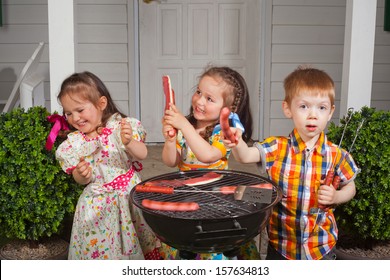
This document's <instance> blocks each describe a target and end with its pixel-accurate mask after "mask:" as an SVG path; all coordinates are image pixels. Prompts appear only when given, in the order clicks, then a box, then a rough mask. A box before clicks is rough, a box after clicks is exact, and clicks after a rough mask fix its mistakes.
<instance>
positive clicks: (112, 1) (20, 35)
mask: <svg viewBox="0 0 390 280" xmlns="http://www.w3.org/2000/svg"><path fill="white" fill-rule="evenodd" d="M130 2H131V1H130ZM76 3H77V6H76V34H77V35H76V36H77V38H76V42H78V45H77V47H76V55H77V64H76V65H77V66H76V67H77V69H76V71H84V70H88V71H91V72H94V73H95V74H97V75H98V76H99V77H100V78H101V79H102V80H103V81H104V82H105V84H106V85H107V87H108V88H109V90H110V92H111V93H112V96H113V99H114V101H115V102H116V103H117V105H118V106H119V108H120V109H121V110H122V111H123V112H124V113H125V114H129V111H130V109H129V105H130V104H129V80H130V79H131V74H132V73H133V72H132V69H131V71H129V69H128V62H129V56H128V52H129V45H128V41H129V40H128V39H129V38H128V34H129V31H128V25H127V22H128V7H127V0H78V1H76ZM47 10H48V9H47V0H3V26H2V27H0V100H5V99H6V98H7V97H8V95H9V94H10V93H11V91H12V88H13V85H14V83H15V81H16V79H17V76H18V75H19V73H20V72H21V70H22V68H23V66H24V64H25V63H26V61H27V60H28V59H29V58H30V56H31V55H32V53H33V51H34V50H35V48H36V47H37V46H38V43H39V42H41V41H43V42H45V44H46V46H45V49H44V52H43V55H42V58H41V63H40V65H39V69H38V70H39V71H40V72H41V73H43V74H44V77H45V84H44V88H45V97H46V101H47V106H48V107H49V91H50V86H49V82H50V77H49V54H48V49H49V48H48V46H47V44H48V25H47V24H48V11H47ZM2 108H3V105H0V111H2Z"/></svg>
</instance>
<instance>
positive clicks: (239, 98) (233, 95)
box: [187, 67, 253, 142]
mask: <svg viewBox="0 0 390 280" xmlns="http://www.w3.org/2000/svg"><path fill="white" fill-rule="evenodd" d="M205 76H208V77H213V78H220V79H222V80H223V81H224V82H225V83H226V84H227V85H228V87H227V91H226V92H224V103H225V104H224V106H226V107H228V108H229V109H230V110H231V111H232V112H235V113H237V115H238V116H239V118H240V121H241V123H242V124H243V126H244V128H245V132H244V134H243V135H242V138H243V139H244V141H245V142H247V141H249V140H250V139H251V137H252V129H253V128H252V125H253V121H252V114H251V111H250V107H249V92H248V87H247V85H246V82H245V79H244V78H243V77H242V76H241V75H240V74H239V73H238V72H237V71H235V70H233V69H231V68H229V67H210V68H208V69H206V71H205V72H204V73H203V74H202V75H201V76H200V79H202V78H203V77H205ZM187 119H188V120H189V122H190V123H191V124H192V125H195V124H196V119H195V118H194V115H193V109H192V106H191V108H190V114H189V115H188V116H187ZM218 123H219V120H218V121H217V122H216V123H215V124H214V125H211V126H208V127H206V129H205V132H204V133H203V134H201V135H202V137H203V138H204V139H205V140H207V141H208V138H209V137H210V136H211V134H212V132H213V129H214V127H215V125H217V124H218Z"/></svg>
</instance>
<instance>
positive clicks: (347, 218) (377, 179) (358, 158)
mask: <svg viewBox="0 0 390 280" xmlns="http://www.w3.org/2000/svg"><path fill="white" fill-rule="evenodd" d="M351 115H352V118H351V121H350V122H349V124H348V125H347V128H346V132H345V136H344V139H343V143H342V144H341V146H342V147H344V148H345V149H346V150H349V147H350V146H351V144H352V142H353V138H354V137H355V135H356V130H357V128H358V126H359V124H360V123H361V121H362V120H363V119H364V123H363V126H362V128H361V130H360V131H359V134H358V136H357V138H356V141H355V144H354V146H353V149H352V152H351V154H352V156H353V158H354V160H355V162H356V164H357V165H358V166H359V168H360V169H361V173H360V174H358V175H357V178H356V180H355V184H356V190H357V192H356V196H355V197H354V198H353V199H352V200H351V201H350V202H348V203H346V204H343V205H340V206H338V207H337V208H336V211H335V215H336V219H337V223H338V225H339V228H340V231H344V232H347V233H353V234H354V235H355V236H356V235H357V236H358V237H360V238H362V239H366V240H389V239H390V176H389V174H390V112H387V111H379V110H375V109H373V108H368V107H364V108H362V109H361V110H360V111H359V112H354V113H351ZM345 123H346V117H344V118H343V119H342V120H341V125H340V126H336V125H335V124H334V123H331V124H330V126H329V132H328V138H329V139H330V140H331V141H332V142H334V143H339V141H340V138H341V135H342V131H343V129H344V126H345Z"/></svg>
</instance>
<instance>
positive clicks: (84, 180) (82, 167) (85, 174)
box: [73, 157, 92, 185]
mask: <svg viewBox="0 0 390 280" xmlns="http://www.w3.org/2000/svg"><path fill="white" fill-rule="evenodd" d="M73 177H74V179H75V181H76V182H77V183H79V184H81V185H85V184H88V183H89V182H90V181H91V179H92V167H91V166H90V164H89V162H87V161H85V159H84V157H81V158H80V162H79V163H78V164H77V165H76V168H75V169H74V171H73Z"/></svg>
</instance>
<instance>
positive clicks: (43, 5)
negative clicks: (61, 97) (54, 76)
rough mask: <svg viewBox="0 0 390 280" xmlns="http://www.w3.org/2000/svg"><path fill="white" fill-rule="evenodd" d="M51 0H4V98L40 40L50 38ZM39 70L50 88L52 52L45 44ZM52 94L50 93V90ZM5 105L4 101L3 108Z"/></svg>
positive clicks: (0, 76)
mask: <svg viewBox="0 0 390 280" xmlns="http://www.w3.org/2000/svg"><path fill="white" fill-rule="evenodd" d="M47 19H48V14H47V0H3V26H1V27H0V100H6V99H7V98H8V96H9V95H10V93H11V91H12V88H13V86H14V83H15V81H16V79H17V77H18V75H19V73H20V72H21V71H22V69H23V67H24V65H25V63H26V62H27V60H28V59H29V58H30V57H31V55H32V54H33V52H34V50H35V49H36V48H37V47H38V43H39V42H41V41H42V42H44V43H45V44H47V42H48V26H47V22H48V20H47ZM38 71H39V72H40V73H41V74H43V75H44V77H45V80H44V88H45V92H47V93H48V90H49V53H48V48H47V46H45V48H44V50H43V54H42V57H41V63H40V65H39V67H38ZM47 95H48V94H47ZM3 107H4V105H3V104H1V103H0V112H1V111H2V110H3Z"/></svg>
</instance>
